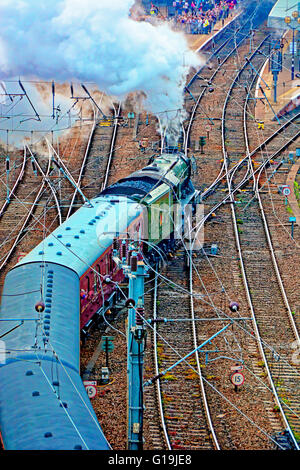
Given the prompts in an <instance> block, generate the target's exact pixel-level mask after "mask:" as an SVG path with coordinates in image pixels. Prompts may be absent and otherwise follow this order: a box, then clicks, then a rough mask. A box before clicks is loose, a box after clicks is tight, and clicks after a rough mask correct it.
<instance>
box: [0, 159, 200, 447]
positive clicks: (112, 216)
mask: <svg viewBox="0 0 300 470" xmlns="http://www.w3.org/2000/svg"><path fill="white" fill-rule="evenodd" d="M190 173H191V167H190V161H189V159H187V158H186V157H185V156H184V155H183V154H181V153H163V154H161V155H160V156H159V157H157V158H155V160H153V161H151V163H150V164H148V166H147V167H145V168H143V169H141V170H139V171H136V172H134V173H132V174H131V175H129V176H128V177H127V178H124V179H122V180H120V181H118V182H117V183H115V184H113V185H111V186H110V187H108V188H107V189H106V190H104V191H103V192H102V193H100V194H99V195H98V196H96V197H95V198H93V199H92V200H91V201H90V202H89V203H88V202H87V203H85V204H84V205H83V206H82V207H81V208H80V209H78V210H77V211H76V212H75V213H74V214H73V215H72V216H71V217H70V218H69V219H68V220H66V221H65V222H64V223H63V224H62V225H61V226H59V227H58V228H57V229H55V230H54V231H53V232H52V233H51V234H50V235H49V236H48V237H46V238H45V239H44V240H43V241H42V242H41V243H40V244H39V245H38V246H36V247H35V248H34V249H33V250H32V251H31V252H30V253H28V254H27V255H26V256H25V257H24V258H23V259H21V260H20V261H19V262H18V263H17V265H16V266H15V267H14V268H13V269H11V270H10V271H9V272H8V274H7V276H6V279H5V283H4V288H3V294H2V303H1V310H0V327H1V330H2V331H1V337H2V340H1V343H0V349H1V351H2V354H1V355H0V406H1V409H0V432H1V435H2V440H3V444H4V448H5V449H17V450H43V449H47V450H51V449H53V450H63V449H78V450H79V449H103V450H104V449H110V444H109V442H108V440H107V439H106V437H105V436H104V434H103V431H102V429H101V427H100V425H99V423H98V420H97V418H96V415H95V413H94V411H93V408H92V406H91V403H90V400H89V398H88V395H87V393H86V390H85V388H84V386H83V383H82V380H81V377H80V368H79V360H80V332H81V334H82V333H84V332H85V331H86V330H87V328H88V325H89V323H90V322H91V321H94V320H95V319H97V318H99V317H101V315H103V313H104V312H105V309H107V308H108V307H109V306H110V305H111V304H112V303H113V302H114V299H115V297H116V295H117V289H116V285H117V284H118V283H120V282H122V281H123V280H124V272H123V269H122V267H121V266H120V263H117V262H116V259H117V256H116V254H117V255H118V254H119V256H121V257H126V255H127V252H128V249H129V244H130V243H137V244H139V245H143V246H142V248H143V252H144V253H145V256H147V257H148V259H149V260H151V259H154V258H155V256H156V251H157V247H160V248H161V249H162V250H164V251H166V250H171V249H172V247H173V246H174V244H175V242H176V236H175V232H176V231H177V230H178V228H180V225H181V224H182V220H181V214H182V211H183V209H184V207H185V206H186V204H188V203H189V202H191V200H192V199H193V197H194V195H195V189H194V187H193V185H192V182H191V179H190ZM175 207H176V208H178V207H179V216H176V212H178V210H177V211H176V210H175ZM155 248H156V250H155Z"/></svg>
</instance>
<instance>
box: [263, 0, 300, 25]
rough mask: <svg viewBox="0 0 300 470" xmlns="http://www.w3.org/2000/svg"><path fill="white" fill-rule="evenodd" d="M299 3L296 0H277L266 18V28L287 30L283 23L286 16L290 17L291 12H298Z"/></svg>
mask: <svg viewBox="0 0 300 470" xmlns="http://www.w3.org/2000/svg"><path fill="white" fill-rule="evenodd" d="M299 8H300V2H297V1H296V0H278V2H276V3H275V5H274V6H273V8H272V10H271V12H270V14H269V16H268V27H270V28H276V29H282V30H284V29H287V25H286V23H285V22H284V18H285V17H286V16H290V17H292V12H293V11H298V12H299V14H300V11H299Z"/></svg>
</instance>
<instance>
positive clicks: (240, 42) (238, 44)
mask: <svg viewBox="0 0 300 470" xmlns="http://www.w3.org/2000/svg"><path fill="white" fill-rule="evenodd" d="M254 14H255V13H253V16H254ZM249 21H250V18H248V19H247V21H246V22H245V23H244V25H243V26H242V27H244V26H245V25H246V24H247V23H248V22H249ZM242 27H241V28H240V29H242ZM240 29H238V31H235V32H234V34H233V35H232V36H230V37H229V38H228V39H227V40H226V41H225V43H224V44H223V45H222V47H221V49H222V48H223V47H224V46H225V45H226V44H227V43H228V42H229V41H230V40H231V39H233V38H234V37H235V36H236V34H237V32H239V31H240ZM248 36H249V34H248V35H247V36H245V37H243V38H242V39H241V40H240V41H239V43H237V44H235V46H234V48H233V49H231V51H230V52H229V53H228V54H227V55H226V56H225V58H224V59H223V60H222V62H220V64H218V66H217V68H216V69H215V70H214V72H213V73H212V75H211V76H210V78H209V79H207V82H208V83H210V82H212V80H213V79H214V78H215V76H216V75H217V73H218V72H219V71H220V70H221V68H222V67H223V65H224V64H225V62H227V60H228V59H229V58H230V57H231V56H232V54H233V53H234V52H235V51H236V50H237V49H238V47H240V46H241V44H242V43H243V42H244V41H245V40H246V39H247V37H248ZM217 52H218V50H217V51H215V52H214V53H213V54H212V55H211V56H210V58H211V57H213V56H214V55H215V54H216V53H217ZM204 67H205V65H204V66H203V67H201V68H200V69H199V70H198V72H196V74H195V75H194V78H193V80H192V81H190V82H189V84H188V85H187V86H186V88H188V87H189V86H190V85H191V84H192V82H193V81H194V80H195V78H196V77H197V78H199V76H198V74H199V72H200V71H201V70H202V69H203V68H204ZM205 92H206V89H205V88H204V89H203V90H202V92H201V93H200V95H199V96H198V98H197V101H196V103H195V105H194V106H193V109H192V113H191V117H190V120H189V124H188V127H187V131H186V133H185V142H184V153H185V155H186V156H187V154H188V143H189V137H190V132H191V128H192V124H193V120H194V116H195V113H196V110H197V108H198V107H199V104H200V101H201V100H202V98H203V96H204V94H205ZM223 169H224V163H223V166H222V168H221V170H220V173H219V175H218V177H217V178H219V177H220V175H221V174H222V171H223Z"/></svg>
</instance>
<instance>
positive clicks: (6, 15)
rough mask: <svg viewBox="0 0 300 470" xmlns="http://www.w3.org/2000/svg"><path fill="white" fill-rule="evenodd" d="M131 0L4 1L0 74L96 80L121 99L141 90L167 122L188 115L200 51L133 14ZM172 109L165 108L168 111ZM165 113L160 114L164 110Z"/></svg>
mask: <svg viewBox="0 0 300 470" xmlns="http://www.w3.org/2000/svg"><path fill="white" fill-rule="evenodd" d="M133 5H134V0H85V1H84V2H83V1H82V0H53V1H52V2H50V1H49V0H1V2H0V80H5V79H8V78H9V77H14V76H33V75H35V76H38V77H40V78H43V79H51V80H56V81H61V82H64V81H67V80H73V81H74V80H78V81H80V82H95V83H96V84H97V85H98V87H99V88H100V90H102V91H104V92H105V93H107V94H109V95H113V96H117V97H119V98H120V99H122V98H124V97H125V96H126V95H127V94H128V93H130V92H134V91H143V92H144V94H145V99H144V108H145V109H146V110H147V111H149V112H152V113H154V114H158V115H159V116H160V121H161V126H162V128H165V127H166V126H167V125H168V124H169V123H170V122H171V121H172V123H171V127H172V128H173V129H174V127H175V128H176V126H177V124H178V123H180V121H181V120H182V119H183V117H184V114H183V112H182V110H183V86H184V83H185V80H186V76H187V73H188V71H189V69H190V67H191V66H193V67H197V66H199V65H200V58H199V56H198V55H197V54H196V53H194V52H192V51H191V50H189V49H188V46H187V42H186V40H185V38H184V35H183V34H181V33H177V32H174V31H172V30H171V29H170V27H169V26H168V25H167V24H166V23H164V24H160V25H153V24H150V23H148V22H137V21H134V20H133V19H132V18H130V16H129V11H130V8H131V7H132V6H133ZM165 111H168V113H165ZM160 113H162V114H160Z"/></svg>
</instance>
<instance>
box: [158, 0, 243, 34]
mask: <svg viewBox="0 0 300 470" xmlns="http://www.w3.org/2000/svg"><path fill="white" fill-rule="evenodd" d="M237 3H238V0H206V1H205V0H203V1H202V2H200V3H199V2H197V1H196V0H174V1H173V2H172V6H173V15H172V16H171V15H170V16H169V17H168V18H165V19H166V20H168V21H171V22H172V23H173V24H174V26H175V27H176V29H183V30H184V31H185V32H186V33H188V34H210V33H211V31H212V30H213V28H214V26H215V24H216V23H217V22H218V21H222V24H224V21H225V19H226V18H228V16H229V15H230V13H231V11H232V10H233V9H234V8H235V7H236V5H237ZM152 5H153V8H155V2H153V4H152ZM152 11H153V10H152Z"/></svg>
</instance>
